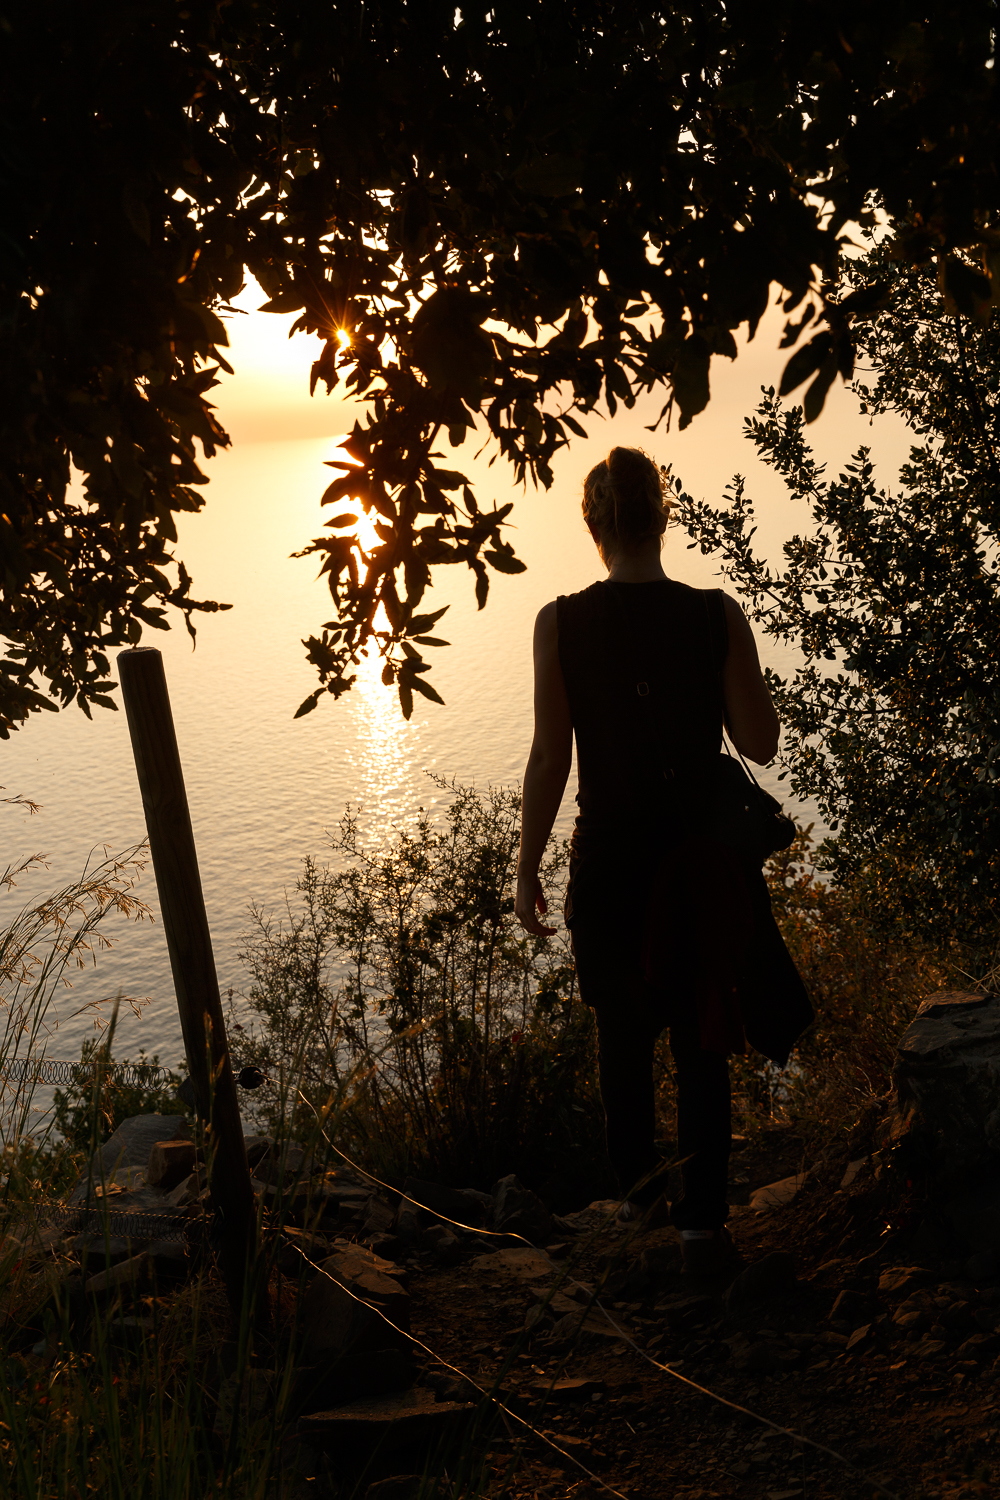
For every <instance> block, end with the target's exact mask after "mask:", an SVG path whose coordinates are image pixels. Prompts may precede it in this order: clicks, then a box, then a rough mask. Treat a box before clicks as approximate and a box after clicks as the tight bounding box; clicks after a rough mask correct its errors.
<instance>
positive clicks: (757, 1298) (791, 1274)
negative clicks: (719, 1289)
mask: <svg viewBox="0 0 1000 1500" xmlns="http://www.w3.org/2000/svg"><path fill="white" fill-rule="evenodd" d="M796 1285H797V1281H796V1276H795V1257H794V1256H793V1255H790V1254H789V1253H788V1252H787V1251H785V1250H775V1251H774V1252H773V1253H772V1254H771V1255H765V1256H764V1258H763V1260H758V1261H755V1262H754V1263H753V1265H749V1266H747V1267H746V1269H745V1270H743V1271H741V1272H740V1274H739V1275H738V1276H737V1278H736V1280H735V1281H734V1282H733V1284H732V1286H730V1288H729V1290H728V1291H727V1292H726V1297H725V1302H726V1307H727V1309H728V1310H729V1311H734V1310H735V1309H736V1308H739V1307H745V1306H747V1305H748V1304H749V1303H752V1302H763V1301H766V1300H767V1299H769V1298H771V1297H787V1296H788V1295H789V1294H790V1293H791V1292H793V1291H794V1290H795V1287H796Z"/></svg>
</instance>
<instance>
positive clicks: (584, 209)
mask: <svg viewBox="0 0 1000 1500" xmlns="http://www.w3.org/2000/svg"><path fill="white" fill-rule="evenodd" d="M994 23H995V11H994V7H993V6H992V4H990V3H987V0H969V3H967V4H965V5H963V6H962V7H961V8H960V9H959V10H958V11H957V12H956V10H955V7H954V6H953V5H951V4H950V3H945V0H931V3H929V4H927V5H925V6H924V7H923V8H922V9H921V10H920V12H919V14H917V13H915V12H914V11H913V8H912V6H911V5H909V4H907V3H905V0H887V3H885V4H883V5H880V6H878V7H872V6H871V5H862V4H859V3H845V4H838V5H826V6H816V5H812V6H803V5H801V4H799V3H797V0H780V3H777V4H773V5H770V6H767V7H765V8H763V9H762V8H761V7H760V6H759V5H751V4H749V3H748V0H735V3H733V0H727V3H726V4H725V5H723V4H722V3H720V0H692V3H691V4H690V5H689V6H687V7H677V6H655V5H654V6H652V7H650V6H649V5H645V4H644V5H637V4H635V3H632V0H591V3H586V4H583V3H572V0H565V3H561V4H558V5H551V4H550V5H545V6H538V5H534V4H529V3H527V0H503V3H497V0H491V3H490V5H489V6H486V5H481V6H478V7H477V6H471V7H470V6H463V7H462V8H461V10H456V9H455V7H454V5H452V4H443V3H441V0H426V3H423V4H421V5H420V6H414V5H412V4H409V3H406V0H384V3H380V4H374V5H372V4H366V5H362V4H361V3H360V0H344V3H338V4H336V5H328V6H316V5H304V4H302V3H301V0H227V3H225V4H222V3H220V0H190V3H188V4H186V5H185V6H184V7H183V8H178V7H177V6H176V5H174V4H168V3H167V0H142V3H139V4H138V5H136V4H134V3H131V0H130V3H128V4H126V3H125V0H100V3H98V4H93V5H89V6H86V7H80V6H78V5H71V4H68V3H67V0H41V3H39V4H36V5H33V6H17V7H11V6H7V7H5V8H4V9H3V10H2V11H0V31H2V34H3V39H4V45H3V51H2V58H3V62H2V67H3V73H2V76H0V84H2V87H0V100H2V104H0V108H2V109H3V112H4V125H5V138H6V139H8V140H9V141H11V142H12V143H16V145H12V148H11V151H10V152H9V153H8V154H7V155H6V157H5V160H4V164H3V168H2V170H3V172H4V174H5V178H6V182H5V193H4V201H5V203H6V204H7V206H8V216H7V219H6V222H5V229H4V234H3V236H2V238H0V338H2V341H3V349H4V357H3V360H2V361H0V454H2V459H0V498H2V505H0V513H2V520H0V548H2V565H3V575H2V589H3V592H2V604H0V633H2V634H3V635H4V636H5V637H6V639H7V640H8V641H9V642H11V643H12V646H13V650H12V652H11V654H10V656H9V658H8V660H7V661H6V662H5V663H3V667H2V679H0V690H2V691H0V734H7V733H9V732H10V730H11V728H13V727H16V725H17V724H18V723H19V722H20V721H21V720H22V719H23V718H24V717H25V716H26V715H27V714H28V713H29V712H30V711H32V710H33V709H38V708H41V707H43V706H51V705H50V704H49V700H48V698H46V696H45V695H44V693H43V692H41V691H39V684H40V683H42V684H44V683H47V684H48V685H49V689H50V692H51V693H52V694H54V695H55V696H56V697H58V698H59V699H60V700H61V701H62V702H64V703H65V702H69V701H71V700H72V699H73V698H74V697H75V698H76V699H77V701H78V702H79V703H80V704H81V706H82V707H84V708H85V709H86V708H89V705H90V704H92V703H102V704H104V705H105V706H108V705H113V702H114V700H113V699H112V698H110V697H109V696H108V693H109V691H110V689H111V687H112V686H113V684H112V683H111V682H110V680H109V671H110V667H109V663H108V656H107V651H108V648H109V647H111V646H114V645H119V644H123V643H128V642H134V641H135V640H137V639H138V638H139V636H140V634H141V631H142V628H143V625H151V626H160V625H162V624H163V623H164V622H165V614H164V606H166V605H173V606H176V607H177V608H179V609H181V610H182V611H183V612H184V614H185V617H186V619H187V621H188V624H189V627H190V621H191V614H192V611H195V610H198V609H206V608H207V609H212V608H217V607H219V606H217V605H215V604H213V603H211V602H206V601H200V600H196V599H194V598H193V597H192V595H191V592H190V588H191V581H190V579H189V577H188V575H187V573H186V571H185V570H184V568H183V565H182V563H181V562H180V561H179V560H178V561H177V562H176V582H175V581H174V576H173V573H172V571H171V569H172V566H173V562H174V559H173V553H172V551H171V548H172V545H173V543H174V542H175V540H176V530H175V520H174V517H175V515H176V514H177V513H178V512H183V511H189V510H192V509H197V508H198V507H199V506H200V505H201V504H202V499H201V496H200V494H199V489H198V487H199V486H200V485H201V484H203V483H204V476H203V474H202V472H201V470H200V468H199V465H198V460H197V457H196V446H195V445H196V443H200V444H201V446H202V450H203V452H204V454H205V455H206V456H209V457H210V456H211V454H212V453H213V452H214V451H215V449H216V448H217V447H218V446H219V445H220V444H223V443H225V442H226V441H227V439H226V437H225V434H224V433H223V432H222V430H221V428H220V426H219V423H218V421H217V419H216V418H215V416H214V414H213V412H212V408H211V405H210V402H209V399H208V396H209V392H210V390H211V388H212V386H213V385H214V384H215V380H216V375H217V372H218V370H219V369H220V368H221V369H223V370H226V369H228V366H227V365H226V363H225V359H224V357H223V355H222V354H221V353H220V349H221V348H223V347H224V346H225V342H226V339H225V331H224V327H223V325H222V323H221V322H220V321H219V318H218V317H217V316H216V310H217V309H218V308H219V306H220V304H225V303H226V302H227V301H228V300H229V299H231V298H232V297H233V296H234V295H235V294H236V292H237V291H238V290H239V288H240V287H241V285H242V284H243V279H244V275H245V272H246V271H250V272H252V273H253V275H254V276H255V277H256V278H257V280H258V281H259V282H260V284H261V285H262V286H263V287H264V288H265V290H266V293H267V296H268V301H267V303H266V304H265V305H266V307H267V308H268V309H269V310H272V311H275V312H294V313H296V314H297V315H298V317H297V321H296V325H295V326H296V327H297V328H301V329H307V330H312V331H316V332H319V333H320V334H321V335H322V336H323V337H324V339H325V341H326V342H325V348H324V351H323V353H322V355H321V357H320V359H319V360H318V361H317V363H316V364H315V366H314V368H313V371H312V385H313V387H314V388H315V387H316V386H317V385H318V384H319V383H322V384H324V385H325V386H326V388H327V389H330V388H332V387H334V386H336V385H337V384H338V383H342V384H343V386H344V388H346V390H347V391H348V392H349V393H350V394H353V395H355V396H357V397H359V398H362V399H363V400H364V401H365V402H366V403H367V406H368V412H367V416H366V419H365V421H364V422H360V421H359V422H358V423H356V424H355V427H354V431H353V434H352V437H351V440H350V448H349V451H350V453H351V455H352V457H353V459H354V460H355V461H356V462H357V464H358V466H359V467H358V468H356V469H355V470H353V472H350V473H347V474H344V475H342V476H341V477H340V478H338V479H336V480H334V483H333V484H332V485H331V487H330V489H329V490H328V491H327V493H326V497H325V498H326V501H327V503H329V504H332V505H336V506H337V508H338V510H340V508H341V502H342V501H344V500H352V501H355V500H356V501H358V502H360V503H361V504H362V505H363V507H364V509H365V510H366V512H367V513H368V514H369V515H370V516H371V517H372V518H373V519H374V521H375V523H376V526H377V528H378V537H379V542H378V545H377V546H376V547H375V548H374V549H373V551H372V552H371V553H370V555H368V556H367V557H364V558H362V557H360V556H359V552H358V550H357V549H356V547H355V545H354V539H353V534H352V533H350V532H347V531H345V530H344V529H343V527H342V526H341V525H339V524H338V523H337V518H336V517H334V518H333V519H332V521H331V523H329V525H328V527H327V529H326V530H325V531H324V534H323V535H322V536H321V537H319V538H316V539H315V540H314V541H313V542H312V543H310V544H309V545H308V546H307V547H306V549H305V550H306V551H307V552H308V553H311V554H313V555H315V556H316V557H317V559H318V561H319V563H320V566H321V568H322V570H323V572H324V573H325V574H326V575H327V577H328V579H329V584H330V591H331V597H332V600H333V603H334V606H335V610H334V613H335V618H334V619H332V620H331V621H330V622H328V623H327V624H326V625H325V626H324V627H323V628H322V630H321V632H320V633H319V634H317V635H314V636H312V637H310V638H309V640H308V641H307V642H306V646H307V652H308V655H309V658H310V660H311V661H312V662H313V663H314V665H315V667H316V669H317V672H318V674H319V680H320V686H319V688H318V689H317V690H316V692H314V693H313V694H311V695H310V696H309V697H308V698H307V699H306V700H305V702H304V703H303V704H302V705H301V707H300V710H299V712H306V711H308V710H309V709H311V708H313V707H315V705H316V702H317V701H318V699H319V697H320V696H321V695H322V694H323V693H325V692H329V693H332V694H333V695H335V696H337V695H339V694H341V693H343V692H344V691H345V690H347V688H349V686H350V684H351V682H352V681H353V676H352V672H351V668H352V666H353V665H355V664H356V663H357V661H358V658H359V653H361V652H362V651H368V650H377V651H378V652H379V653H380V654H381V656H382V657H383V658H384V675H385V678H386V681H388V682H395V683H396V684H397V686H398V689H399V694H400V701H401V704H402V707H403V712H404V713H409V711H410V709H411V705H412V697H413V693H414V692H418V693H423V694H424V695H425V696H427V697H430V698H432V699H435V700H436V698H437V694H436V693H435V691H434V689H432V688H430V686H429V685H428V684H427V682H426V681H425V674H426V670H427V664H426V662H425V661H424V660H423V657H422V656H421V652H420V649H419V648H420V647H422V646H423V645H425V644H430V643H432V641H433V639H434V638H431V641H428V639H427V631H428V629H429V628H430V624H429V620H430V617H429V616H428V615H427V613H426V611H424V610H422V607H421V606H422V600H423V596H424V594H425V592H426V590H427V588H428V586H429V583H430V578H431V569H432V568H433V567H435V566H438V565H441V564H454V563H464V564H465V565H467V566H468V567H469V568H470V569H471V570H472V571H473V573H474V575H475V587H476V594H477V598H478V601H479V603H480V605H481V606H482V605H483V604H484V603H485V601H486V596H487V592H488V588H489V576H490V570H491V569H493V570H497V569H498V570H500V571H506V572H511V571H516V570H517V569H519V568H520V567H521V564H520V562H519V561H518V560H517V558H516V557H515V556H514V553H513V550H512V548H511V547H510V545H509V543H508V542H507V541H506V540H505V538H504V536H503V532H502V527H503V523H504V520H505V517H506V515H507V513H508V507H507V506H506V505H501V506H499V507H496V506H491V507H484V506H483V505H481V504H480V503H479V502H478V501H477V500H476V498H475V497H474V495H473V493H472V489H471V487H470V485H469V484H468V483H467V481H466V479H465V477H464V476H463V475H462V474H461V473H460V472H459V471H458V470H456V469H451V468H446V467H444V466H443V465H441V464H440V463H439V460H440V459H441V458H442V454H441V452H440V451H439V447H438V445H439V444H440V443H441V441H442V440H443V438H444V436H445V435H447V438H448V442H449V443H450V444H451V446H453V447H456V446H459V445H460V444H461V443H462V442H463V441H464V440H465V439H467V438H468V437H469V436H470V435H471V434H473V433H475V434H476V436H477V440H478V438H480V437H483V436H485V437H486V438H487V441H488V442H489V443H490V444H491V445H492V447H493V449H494V451H495V452H496V453H499V454H502V455H503V456H504V457H505V458H507V459H508V460H509V461H510V462H511V463H512V464H513V467H514V472H515V475H516V477H517V478H518V479H519V480H524V479H527V478H529V477H530V478H531V479H532V480H534V481H535V482H539V483H542V484H548V483H549V482H550V481H551V474H552V469H551V464H552V459H553V456H554V455H555V453H556V452H557V451H558V450H559V449H560V448H561V447H562V446H564V445H565V444H566V443H568V442H569V441H570V440H571V438H572V436H573V435H578V434H579V433H581V432H582V431H583V426H582V422H581V418H585V417H586V416H587V415H589V414H591V413H593V412H594V411H595V410H597V409H598V407H599V406H603V407H604V408H606V409H607V410H608V411H610V412H611V413H612V414H614V412H615V410H616V408H617V405H618V403H619V402H621V403H623V404H624V405H625V406H627V407H630V406H632V405H633V404H634V402H635V399H636V397H637V395H638V394H640V393H642V392H649V391H651V390H653V389H655V388H658V387H659V386H661V385H662V386H664V387H665V395H666V406H665V409H664V410H665V411H669V410H670V409H671V407H674V408H676V410H677V412H678V415H679V420H680V423H681V425H682V426H683V425H686V424H687V423H688V422H690V421H691V419H692V418H693V417H694V416H695V415H696V414H697V413H698V412H699V411H701V410H702V409H703V408H704V407H705V405H706V403H707V402H708V399H709V370H710V364H711V360H712V358H713V356H715V355H718V354H722V355H725V356H727V357H730V358H731V357H733V356H734V355H735V352H736V344H735V341H734V338H733V331H734V330H735V329H737V328H740V327H742V326H744V325H746V326H747V328H748V329H749V331H750V333H751V334H752V333H753V331H754V329H755V328H756V326H757V323H758V321H759V319H760V317H761V315H762V313H763V311H764V309H765V307H766V305H767V301H768V296H769V288H770V285H771V283H772V282H776V283H777V284H778V285H779V286H780V287H781V288H783V289H784V294H785V309H786V311H787V312H788V313H789V314H791V313H792V312H793V311H794V310H795V309H796V308H800V309H801V308H802V307H803V306H804V311H801V313H800V316H799V317H798V318H797V319H795V320H794V321H792V322H790V323H789V326H788V332H787V334H786V339H785V344H786V346H788V347H791V346H792V345H793V344H794V343H795V342H796V340H797V339H798V337H799V335H800V334H801V333H802V331H803V330H805V329H806V328H807V327H812V328H813V329H814V330H815V331H814V335H813V337H812V339H811V341H810V342H809V343H808V344H807V345H806V346H805V347H804V348H803V349H801V350H800V351H798V352H797V353H796V354H795V355H794V356H793V357H792V362H791V363H790V365H789V366H788V368H787V370H786V374H785V381H784V385H783V388H784V389H786V390H790V389H794V388H795V387H796V386H797V385H798V384H801V383H802V382H804V381H809V382H810V384H809V387H808V390H807V392H806V395H805V409H806V414H807V416H810V417H811V416H813V415H815V414H816V412H817V411H818V410H819V409H820V408H821V406H822V404H823V398H824V396H825V394H826V391H827V390H828V389H829V386H830V383H831V381H832V380H833V379H834V378H835V376H836V374H837V372H838V371H840V373H841V374H843V375H845V376H849V375H850V373H851V370H852V368H853V360H854V333H853V324H854V321H855V319H856V317H857V316H858V315H859V314H863V313H865V312H866V311H870V308H871V306H872V305H877V303H878V301H879V298H880V292H879V290H878V289H877V288H876V289H874V290H872V289H869V290H868V291H867V292H866V293H865V294H864V298H862V301H861V302H858V301H857V300H855V301H853V302H852V300H851V297H847V298H846V299H845V298H839V296H838V291H837V275H838V252H839V245H840V236H841V232H842V230H843V226H844V225H845V223H847V222H848V221H850V220H856V219H860V220H862V221H865V220H866V219H867V218H870V215H871V212H872V208H873V202H874V201H875V200H877V201H878V202H879V203H881V205H882V206H883V207H884V209H885V211H886V212H887V214H888V215H889V218H890V220H891V222H892V225H893V231H894V234H895V236H896V242H897V245H898V250H899V253H900V255H901V256H904V257H905V258H906V259H907V260H909V261H926V260H927V259H929V258H930V257H932V256H937V257H938V259H939V262H940V264H941V266H942V274H943V278H944V281H945V284H946V286H947V289H948V294H949V296H950V297H952V298H953V299H954V300H955V301H956V303H957V304H958V305H959V306H961V307H964V308H966V309H967V310H971V308H972V307H973V306H976V307H982V306H984V305H986V303H987V301H989V300H991V299H992V298H993V296H994V291H993V288H994V283H993V281H992V280H991V279H990V273H991V270H992V266H993V260H994V257H995V255H996V253H997V245H998V240H997V231H996V230H995V228H993V227H991V225H992V219H991V215H992V214H994V213H995V210H996V161H997V157H998V139H997V135H998V129H1000V110H998V109H997V105H996V89H997V80H996V74H995V70H994V69H993V68H992V62H993V55H992V49H993V30H992V28H993V26H994ZM29 121H30V129H28V128H26V127H27V122H29ZM871 195H874V198H873V197H872V196H871ZM827 209H829V217H828V218H824V217H823V215H824V213H825V212H826V210H827ZM962 247H978V248H981V249H982V250H983V252H984V254H985V263H984V271H983V272H982V273H980V272H978V271H977V270H975V268H972V267H971V266H969V265H967V264H966V262H965V261H964V260H963V259H962V257H961V256H960V255H959V256H956V255H955V253H954V252H955V251H956V249H958V250H961V249H962ZM810 293H815V296H814V299H813V300H812V301H809V302H806V298H807V297H808V296H809V295H810ZM865 299H867V300H865ZM341 335H343V336H344V340H346V342H343V341H342V339H341ZM73 466H75V467H76V468H77V469H78V470H80V472H81V473H82V474H83V476H84V490H83V495H82V497H80V496H79V495H78V494H77V493H75V492H74V491H72V490H71V489H70V487H69V481H70V477H71V469H72V467H73ZM379 604H382V605H383V606H384V610H385V614H386V616H387V618H388V628H387V629H379V628H378V627H377V625H376V623H375V622H376V617H377V611H378V606H379ZM379 618H381V616H379Z"/></svg>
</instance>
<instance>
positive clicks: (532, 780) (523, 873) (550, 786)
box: [514, 604, 573, 937]
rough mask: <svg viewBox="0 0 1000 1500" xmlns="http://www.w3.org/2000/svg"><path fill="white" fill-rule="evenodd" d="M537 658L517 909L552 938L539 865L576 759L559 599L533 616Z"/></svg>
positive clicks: (530, 926) (528, 924) (530, 927)
mask: <svg viewBox="0 0 1000 1500" xmlns="http://www.w3.org/2000/svg"><path fill="white" fill-rule="evenodd" d="M534 658H535V733H534V737H533V739H532V741H531V753H530V754H529V756H528V764H527V767H526V768H525V772H524V790H523V793H522V803H521V852H520V855H519V857H518V862H517V894H516V897H515V901H514V911H515V914H516V916H517V919H518V921H519V922H520V923H521V926H522V927H524V928H525V929H526V930H527V931H528V932H533V933H536V934H537V935H538V936H540V937H550V936H551V935H552V933H554V932H555V930H556V929H555V928H554V927H543V926H542V924H541V923H540V922H539V920H538V916H537V913H538V912H541V913H542V915H543V916H544V914H545V912H546V909H547V908H546V905H545V897H544V895H543V894H542V887H541V884H540V882H539V879H538V867H539V865H540V864H541V862H542V855H543V854H544V852H545V845H546V843H547V842H548V837H549V834H550V833H551V832H552V825H553V823H554V822H555V819H556V813H557V812H558V811H559V804H560V802H561V801H562V795H563V792H564V791H565V789H566V778H567V777H568V776H569V771H570V766H571V765H572V763H573V723H572V720H571V718H570V713H569V700H568V698H567V697H566V684H565V683H564V682H563V675H562V668H561V667H560V665H559V638H558V630H557V625H556V607H555V604H546V606H545V608H544V609H542V610H541V611H540V612H539V615H538V618H537V620H536V621H535V639H534Z"/></svg>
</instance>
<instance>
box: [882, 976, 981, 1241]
mask: <svg viewBox="0 0 1000 1500" xmlns="http://www.w3.org/2000/svg"><path fill="white" fill-rule="evenodd" d="M998 1078H1000V996H997V995H987V994H984V993H982V992H970V991H958V990H946V991H942V992H941V993H940V994H936V995H932V996H931V997H930V998H929V999H927V1000H925V1001H924V1003H923V1005H921V1007H920V1009H919V1010H918V1011H917V1014H916V1018H915V1019H914V1021H913V1023H912V1025H911V1026H909V1027H908V1029H907V1030H906V1031H905V1032H904V1034H903V1037H902V1039H901V1040H900V1043H899V1046H898V1048H897V1054H896V1064H895V1067H894V1069H893V1085H894V1090H895V1108H894V1111H893V1113H892V1115H890V1117H889V1119H888V1121H887V1122H886V1126H885V1127H884V1131H883V1133H884V1135H885V1137H886V1138H887V1142H888V1143H892V1144H895V1145H899V1144H901V1143H905V1156H906V1163H907V1169H908V1170H912V1168H913V1167H914V1166H919V1168H920V1169H921V1170H922V1171H923V1172H924V1173H925V1174H926V1175H927V1176H929V1177H930V1178H932V1179H933V1180H934V1181H936V1182H937V1183H939V1184H940V1185H941V1186H942V1187H947V1186H949V1185H950V1184H952V1183H954V1182H956V1181H961V1180H962V1179H968V1178H970V1177H972V1176H973V1175H974V1174H975V1173H977V1172H978V1171H981V1170H982V1168H984V1167H990V1166H993V1165H995V1164H996V1163H997V1160H998V1157H1000V1103H998V1091H997V1080H998ZM975 1248H979V1247H978V1246H977V1247H975ZM983 1248H991V1247H989V1246H984V1247H983Z"/></svg>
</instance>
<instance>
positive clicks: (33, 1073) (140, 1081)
mask: <svg viewBox="0 0 1000 1500" xmlns="http://www.w3.org/2000/svg"><path fill="white" fill-rule="evenodd" d="M230 1065H231V1067H232V1070H233V1074H234V1077H235V1079H236V1082H237V1083H238V1084H239V1086H240V1088H244V1089H257V1088H261V1087H262V1086H263V1085H264V1084H269V1083H271V1079H270V1078H268V1077H267V1076H266V1074H265V1073H263V1072H262V1071H261V1069H260V1068H257V1067H252V1066H244V1065H243V1064H242V1063H240V1062H237V1060H236V1059H235V1058H231V1059H230ZM98 1074H100V1075H101V1078H102V1079H103V1081H105V1082H107V1083H113V1084H117V1085H119V1086H121V1087H124V1088H152V1087H153V1086H154V1085H162V1086H164V1087H166V1086H167V1085H169V1084H170V1083H171V1082H172V1081H173V1078H174V1077H175V1076H176V1075H173V1074H172V1073H171V1071H170V1069H169V1068H161V1067H158V1066H157V1065H156V1064H154V1063H106V1062H102V1061H101V1060H100V1059H97V1060H94V1061H90V1062H80V1061H79V1060H77V1061H76V1062H70V1061H68V1060H66V1059H64V1058H57V1057H42V1058H31V1057H28V1058H21V1060H20V1061H18V1062H11V1063H7V1064H6V1065H5V1066H3V1067H0V1078H6V1079H8V1080H9V1081H10V1082H12V1083H42V1084H51V1083H56V1084H64V1083H84V1082H86V1080H87V1079H88V1078H93V1077H95V1076H96V1075H98Z"/></svg>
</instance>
